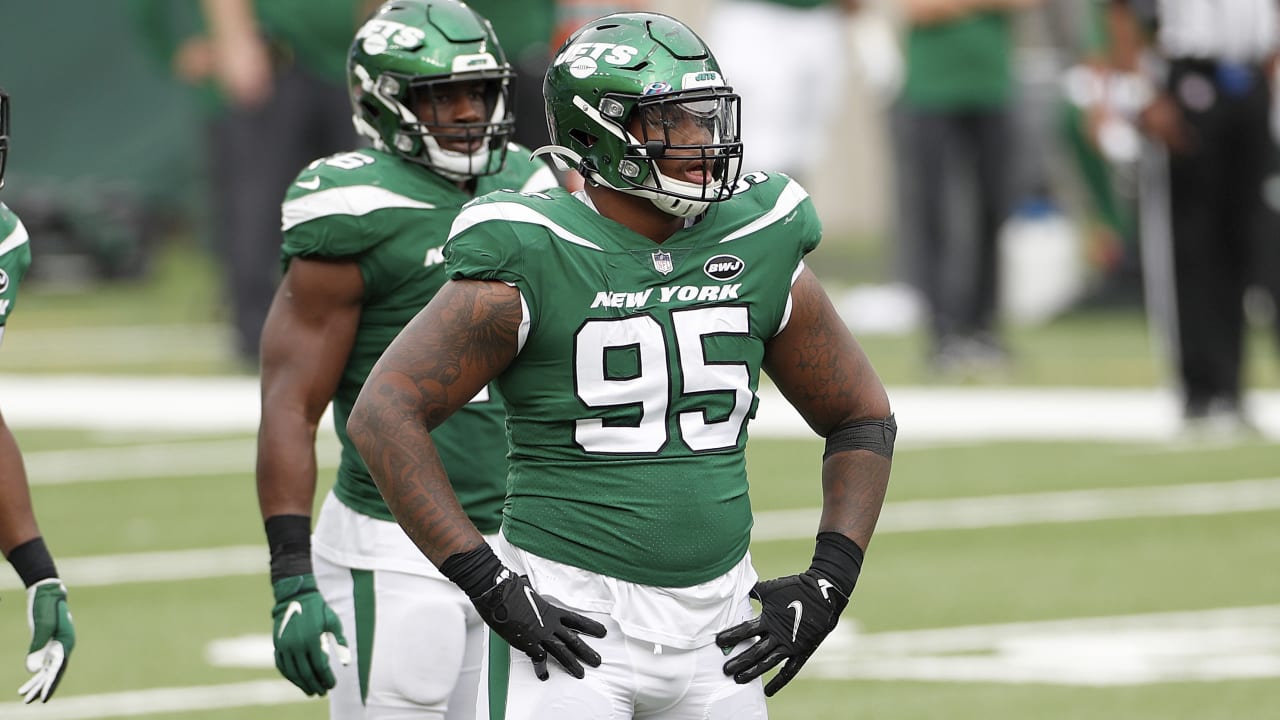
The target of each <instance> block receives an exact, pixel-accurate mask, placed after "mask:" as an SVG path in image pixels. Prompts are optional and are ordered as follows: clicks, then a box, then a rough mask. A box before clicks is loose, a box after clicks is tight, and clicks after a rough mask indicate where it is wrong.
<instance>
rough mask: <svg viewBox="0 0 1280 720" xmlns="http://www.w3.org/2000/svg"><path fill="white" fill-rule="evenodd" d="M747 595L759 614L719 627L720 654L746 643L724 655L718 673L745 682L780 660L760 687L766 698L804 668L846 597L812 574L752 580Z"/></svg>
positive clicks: (833, 624) (836, 619)
mask: <svg viewBox="0 0 1280 720" xmlns="http://www.w3.org/2000/svg"><path fill="white" fill-rule="evenodd" d="M751 596H752V597H753V598H755V599H756V600H758V601H759V602H760V615H759V617H755V618H752V619H751V620H748V621H746V622H743V623H741V624H738V625H735V626H733V627H731V628H729V629H728V630H723V631H721V632H720V633H719V634H717V635H716V644H717V645H719V646H720V647H721V648H722V649H723V650H725V651H726V652H727V651H728V650H731V649H732V648H734V647H737V645H738V644H739V643H741V642H742V641H744V640H747V639H748V638H757V640H756V642H755V643H754V644H752V645H751V647H749V648H747V649H746V650H744V651H743V652H742V653H740V654H738V655H735V656H734V657H732V658H730V659H729V661H728V662H726V663H725V664H724V673H725V674H726V675H732V676H733V679H734V682H737V683H748V682H751V681H752V680H755V679H756V678H758V677H760V676H761V675H763V674H764V673H766V672H768V671H769V670H771V669H773V668H774V667H776V666H777V665H778V664H780V663H782V662H784V661H785V662H786V664H785V665H783V666H782V669H781V670H780V671H778V674H777V675H776V676H775V677H774V678H773V679H772V680H770V681H769V683H768V684H767V685H765V688H764V694H765V695H767V696H770V697H772V696H773V694H774V693H776V692H778V691H779V690H781V689H782V688H783V686H785V685H786V684H787V683H789V682H791V679H792V678H794V677H795V676H796V673H798V672H800V668H802V667H804V664H805V662H806V661H808V659H809V656H811V655H813V652H814V651H815V650H817V649H818V645H819V644H821V643H822V641H823V640H824V639H825V638H826V637H827V634H828V633H830V632H831V630H832V629H833V628H835V626H836V622H837V621H838V620H839V619H840V613H841V611H843V610H844V608H845V606H846V605H848V604H849V598H847V597H846V596H845V595H844V594H843V593H841V592H840V590H839V589H838V588H836V587H835V586H834V585H832V584H831V583H830V582H829V581H827V580H826V579H825V578H823V577H821V576H820V575H818V574H816V573H813V572H805V573H802V574H800V575H788V576H786V577H780V578H777V579H775V580H768V581H765V582H758V583H756V586H755V587H754V588H752V590H751Z"/></svg>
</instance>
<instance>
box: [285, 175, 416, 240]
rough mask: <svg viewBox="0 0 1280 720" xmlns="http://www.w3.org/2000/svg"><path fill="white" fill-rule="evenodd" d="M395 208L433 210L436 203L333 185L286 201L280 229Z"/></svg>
mask: <svg viewBox="0 0 1280 720" xmlns="http://www.w3.org/2000/svg"><path fill="white" fill-rule="evenodd" d="M392 208H408V209H418V210H431V209H434V208H435V205H432V204H431V203H425V202H422V201H421V200H414V199H413V198H409V197H405V196H404V195H400V194H399V193H394V192H391V191H390V190H387V189H385V188H380V187H377V186H375V185H351V186H346V187H336V188H329V189H328V190H321V191H320V192H317V193H312V194H310V195H304V196H302V197H300V198H296V199H294V200H287V201H285V203H284V205H282V206H281V207H280V229H281V230H282V231H285V232H287V231H288V230H289V229H290V228H293V227H296V226H298V225H301V224H302V223H305V222H310V221H312V220H316V219H319V218H323V217H330V216H333V215H355V216H361V215H368V214H369V213H371V212H375V211H377V210H388V209H392Z"/></svg>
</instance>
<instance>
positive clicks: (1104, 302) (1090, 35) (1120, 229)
mask: <svg viewBox="0 0 1280 720" xmlns="http://www.w3.org/2000/svg"><path fill="white" fill-rule="evenodd" d="M1047 5H1048V6H1049V7H1057V8H1060V10H1059V12H1063V13H1066V10H1062V9H1061V8H1069V9H1070V10H1071V12H1072V13H1074V14H1073V15H1071V16H1070V17H1069V19H1067V20H1065V21H1064V22H1062V23H1061V24H1063V25H1066V24H1068V23H1070V24H1071V25H1072V26H1073V27H1071V28H1065V29H1064V30H1074V31H1075V32H1074V33H1067V32H1064V33H1063V34H1072V35H1073V36H1074V37H1073V39H1074V42H1072V43H1067V44H1065V46H1066V48H1067V49H1068V51H1069V52H1070V53H1071V57H1072V59H1073V64H1071V65H1070V66H1069V67H1067V68H1066V69H1065V70H1064V72H1063V74H1062V78H1061V80H1062V96H1063V101H1062V104H1061V107H1060V110H1059V112H1058V115H1057V125H1058V128H1057V129H1058V131H1059V132H1060V135H1061V137H1062V139H1063V143H1064V145H1065V147H1066V148H1067V150H1068V151H1069V159H1070V161H1071V164H1072V166H1073V170H1074V171H1075V173H1076V175H1077V177H1078V178H1079V180H1080V182H1081V185H1082V189H1083V191H1084V193H1085V202H1084V205H1085V207H1084V208H1083V210H1084V216H1085V223H1084V232H1085V256H1086V258H1087V260H1088V263H1089V266H1090V267H1091V268H1092V269H1093V270H1094V271H1095V273H1096V280H1095V282H1094V287H1093V288H1092V289H1091V291H1090V295H1089V297H1088V298H1087V299H1086V302H1087V303H1088V304H1089V305H1092V306H1117V305H1140V304H1141V302H1142V298H1141V293H1142V277H1141V263H1140V259H1139V252H1138V225H1137V220H1138V218H1137V195H1138V193H1137V178H1138V174H1139V158H1140V155H1141V151H1142V138H1141V135H1140V134H1139V132H1138V129H1137V116H1138V112H1139V111H1140V110H1141V109H1142V108H1141V103H1144V102H1146V97H1145V96H1146V94H1147V92H1148V90H1147V87H1146V83H1145V81H1143V80H1142V79H1141V78H1140V77H1138V76H1136V75H1133V74H1128V73H1120V72H1116V71H1115V69H1114V67H1113V64H1112V63H1111V61H1110V57H1111V41H1110V38H1109V33H1108V24H1107V21H1106V8H1107V6H1109V5H1110V0H1088V2H1083V3H1078V4H1077V3H1075V2H1072V1H1071V0H1051V2H1049V3H1048V4H1047Z"/></svg>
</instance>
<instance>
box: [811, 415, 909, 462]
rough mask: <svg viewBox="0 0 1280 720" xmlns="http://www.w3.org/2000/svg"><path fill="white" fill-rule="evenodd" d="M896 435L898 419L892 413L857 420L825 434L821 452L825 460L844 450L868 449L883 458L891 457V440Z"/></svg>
mask: <svg viewBox="0 0 1280 720" xmlns="http://www.w3.org/2000/svg"><path fill="white" fill-rule="evenodd" d="M897 437H898V421H897V420H894V418H893V415H892V414H890V415H889V417H887V418H884V419H883V420H858V421H856V422H851V423H849V424H847V425H841V426H840V427H838V428H836V429H835V430H832V431H831V434H830V435H828V436H827V449H826V450H825V451H823V453H822V459H823V460H826V459H827V458H829V457H831V456H832V455H834V454H835V453H838V452H844V451H845V450H870V451H871V452H873V453H875V454H877V455H879V456H881V457H885V458H889V459H893V441H894V439H896V438H897Z"/></svg>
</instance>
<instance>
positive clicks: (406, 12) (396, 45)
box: [347, 0, 515, 181]
mask: <svg viewBox="0 0 1280 720" xmlns="http://www.w3.org/2000/svg"><path fill="white" fill-rule="evenodd" d="M513 77H514V74H513V73H512V71H511V66H510V65H509V64H508V63H507V59H506V56H505V55H504V54H503V52H502V47H501V46H500V45H499V44H498V38H497V36H496V35H495V34H494V32H493V28H492V27H491V26H490V25H489V22H488V21H487V20H485V19H484V18H482V17H481V16H480V15H478V14H476V12H475V11H473V10H472V9H471V8H469V7H467V6H466V5H464V4H463V3H461V2H457V1H456V0H391V1H390V2H387V3H384V4H383V5H382V6H381V7H380V8H378V11H377V12H376V13H374V15H373V17H372V18H370V19H369V20H368V21H367V22H366V23H365V24H364V25H363V26H362V27H361V28H360V30H359V31H357V33H356V37H355V40H354V42H352V44H351V51H350V53H349V54H348V56H347V80H348V90H349V92H350V95H351V107H352V111H353V115H352V121H353V122H354V123H355V127H356V132H358V133H359V134H361V135H363V136H365V137H367V138H369V139H370V140H371V141H373V144H374V146H375V147H378V148H381V149H384V150H387V151H388V152H393V153H395V154H396V155H399V156H400V157H402V158H404V159H405V160H408V161H410V162H415V163H419V164H421V165H425V166H426V167H429V168H431V169H432V170H434V171H436V172H438V173H440V174H441V175H444V176H445V177H448V178H450V179H452V180H459V181H461V180H467V179H470V178H473V177H477V176H480V175H492V174H493V173H496V172H498V171H500V170H501V169H502V166H503V163H504V162H505V160H506V155H507V143H508V141H509V140H510V138H511V133H512V131H513V130H514V128H515V121H514V119H513V118H512V114H511V107H512V103H511V81H512V78H513ZM462 82H478V83H480V85H479V86H478V87H482V88H483V95H484V107H485V113H486V117H485V118H484V119H483V120H481V121H480V122H474V123H434V124H432V126H431V128H428V126H427V125H426V124H425V123H424V122H423V121H422V119H421V118H419V116H418V113H417V110H418V109H420V108H424V107H431V108H439V107H441V105H437V104H436V103H437V96H440V95H442V94H444V95H446V96H447V95H449V90H450V89H449V88H448V87H444V86H445V84H447V83H462ZM455 88H456V86H455ZM442 102H443V101H442ZM427 103H430V105H427ZM449 145H453V146H454V147H456V146H458V145H462V146H463V147H470V148H473V149H471V150H470V151H466V150H458V149H450V148H449V147H445V146H449Z"/></svg>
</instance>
